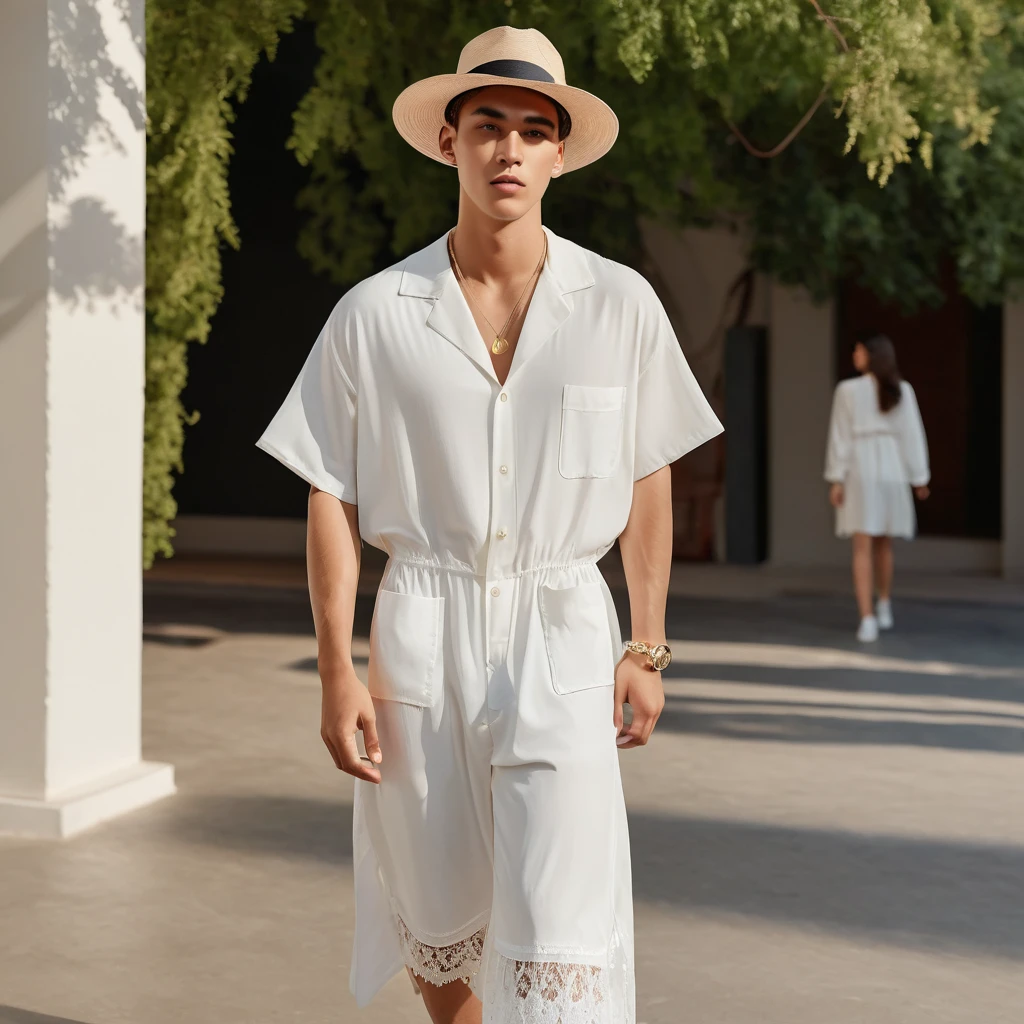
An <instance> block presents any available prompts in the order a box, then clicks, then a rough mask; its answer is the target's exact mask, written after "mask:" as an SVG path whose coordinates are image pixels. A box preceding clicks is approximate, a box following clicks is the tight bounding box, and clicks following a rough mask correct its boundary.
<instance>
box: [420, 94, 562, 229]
mask: <svg viewBox="0 0 1024 1024" xmlns="http://www.w3.org/2000/svg"><path fill="white" fill-rule="evenodd" d="M439 141H440V146H441V153H442V154H443V155H444V157H445V159H446V160H448V161H449V162H450V163H453V164H455V166H456V167H457V168H458V170H459V183H460V184H461V185H462V189H463V191H464V192H465V193H466V195H467V196H468V197H469V199H470V200H471V201H472V202H473V204H474V205H475V206H477V207H478V208H479V210H480V211H481V212H482V213H484V214H486V215H487V216H489V217H493V218H495V219H496V220H503V221H512V220H518V219H519V218H520V217H522V216H523V214H525V213H526V212H527V211H528V210H531V209H532V208H533V207H534V206H535V205H536V204H537V203H539V202H540V199H541V196H543V195H544V192H545V191H546V190H547V187H548V182H549V181H550V180H551V179H552V178H553V177H557V176H558V175H559V174H561V173H562V152H563V149H564V146H563V144H562V143H561V142H559V141H558V113H557V111H556V109H555V105H554V103H552V102H551V100H549V99H548V98H547V97H545V96H542V95H541V94H540V93H537V92H533V91H532V90H531V89H520V88H516V87H514V86H507V85H495V86H491V87H489V88H487V89H482V90H481V91H480V92H478V93H474V94H473V95H472V96H470V97H469V99H468V100H467V102H466V103H465V104H464V105H463V107H462V110H461V112H460V113H459V126H458V129H454V128H452V127H451V126H450V125H445V126H444V127H443V128H442V129H441V134H440V139H439Z"/></svg>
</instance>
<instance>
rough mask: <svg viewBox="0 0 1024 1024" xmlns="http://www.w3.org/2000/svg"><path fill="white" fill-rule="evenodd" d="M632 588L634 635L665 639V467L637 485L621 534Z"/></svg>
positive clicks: (668, 512) (668, 494)
mask: <svg viewBox="0 0 1024 1024" xmlns="http://www.w3.org/2000/svg"><path fill="white" fill-rule="evenodd" d="M619 551H620V552H621V555H622V567H623V570H624V571H625V573H626V585H627V586H628V588H629V615H630V623H631V637H632V639H634V640H645V641H647V642H648V643H651V644H659V643H664V642H665V639H666V636H665V602H666V598H667V595H668V583H669V573H670V571H671V568H672V477H671V471H670V470H669V468H668V466H665V467H663V468H661V469H659V470H657V471H656V472H654V473H651V474H650V475H649V476H646V477H644V478H643V479H641V480H637V481H636V483H635V484H634V485H633V504H632V507H631V509H630V513H629V521H628V522H627V523H626V528H625V530H623V531H622V534H621V535H620V537H619Z"/></svg>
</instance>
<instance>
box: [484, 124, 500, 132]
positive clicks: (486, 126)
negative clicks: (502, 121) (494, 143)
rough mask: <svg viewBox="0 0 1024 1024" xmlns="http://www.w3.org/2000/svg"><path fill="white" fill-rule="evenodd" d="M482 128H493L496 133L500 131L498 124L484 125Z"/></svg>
mask: <svg viewBox="0 0 1024 1024" xmlns="http://www.w3.org/2000/svg"><path fill="white" fill-rule="evenodd" d="M480 127H481V128H484V129H487V128H493V129H494V130H495V131H497V130H498V126H497V125H496V124H482V125H480Z"/></svg>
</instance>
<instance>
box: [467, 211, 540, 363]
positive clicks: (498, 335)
mask: <svg viewBox="0 0 1024 1024" xmlns="http://www.w3.org/2000/svg"><path fill="white" fill-rule="evenodd" d="M454 238H455V229H454V228H452V230H451V231H449V232H448V257H449V259H450V260H451V262H452V269H453V270H454V271H455V277H456V279H457V280H458V282H459V284H460V285H461V286H462V288H463V290H464V291H465V293H466V294H467V295H468V296H469V299H470V301H471V302H472V303H473V305H474V306H476V308H477V312H479V314H480V315H481V316H482V317H483V318H484V323H485V324H487V326H488V327H490V329H491V330H492V331H493V332H494V341H492V342H491V351H492V352H493V353H494V354H495V355H496V356H500V355H501V354H502V353H503V352H507V351H508V339H507V338H506V337H505V335H506V333H507V332H508V328H509V324H511V323H512V318H513V317H514V316H515V315H516V310H518V309H519V306H520V303H522V301H523V297H524V296H525V295H526V292H527V290H528V289H529V287H530V285H531V284H532V283H533V280H534V278H536V277H538V276H539V275H540V271H541V268H542V267H543V266H544V260H545V259H546V258H547V255H548V236H547V235H546V234H545V235H544V250H543V252H542V253H541V254H540V262H539V263H538V264H537V269H536V270H534V272H533V273H532V274H531V275H530V277H529V279H528V280H527V282H526V284H525V285H524V286H523V291H522V294H521V295H520V296H519V298H518V299H516V304H515V305H514V306H513V307H512V312H511V313H509V315H508V318H507V319H506V320H505V324H504V326H503V327H502V328H501V330H500V331H495V330H494V324H492V323H491V321H490V320H488V319H487V314H486V313H485V312H484V311H483V309H481V308H480V304H479V303H478V302H477V301H476V299H475V298H474V297H473V291H472V289H471V288H470V287H469V281H468V280H467V279H466V275H465V274H464V273H463V272H462V267H460V266H459V261H458V260H457V259H456V258H455V242H454Z"/></svg>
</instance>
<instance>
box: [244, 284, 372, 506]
mask: <svg viewBox="0 0 1024 1024" xmlns="http://www.w3.org/2000/svg"><path fill="white" fill-rule="evenodd" d="M345 330H346V326H345V316H344V312H343V307H342V304H339V305H338V306H336V307H335V309H334V311H333V312H332V313H331V315H330V317H329V318H328V320H327V323H326V324H325V325H324V327H323V330H321V332H320V335H319V337H318V338H317V339H316V342H315V343H314V345H313V348H312V349H311V351H310V353H309V355H308V356H307V357H306V362H305V363H304V364H303V367H302V370H301V371H300V372H299V375H298V377H297V378H296V380H295V383H294V384H293V385H292V387H291V390H290V391H289V392H288V395H287V397H286V398H285V400H284V402H283V403H282V405H281V407H280V409H278V411H277V413H276V414H275V415H274V418H273V419H272V420H271V421H270V425H269V426H268V427H267V429H266V430H265V431H264V432H263V435H262V437H260V439H259V440H258V441H257V442H256V446H257V447H258V448H261V449H262V450H263V451H265V452H267V453H268V454H269V455H272V456H273V457H274V458H275V459H277V460H278V462H280V463H281V464H282V465H284V466H287V467H288V469H290V470H291V471H292V472H293V473H296V474H297V475H298V476H300V477H302V479H303V480H305V481H306V482H307V483H310V484H312V485H313V486H314V487H317V488H319V489H320V490H322V491H327V492H328V493H329V494H333V495H334V496H335V497H336V498H339V499H340V500H341V501H346V502H349V503H350V504H353V505H354V504H356V428H357V415H356V413H357V393H356V388H355V385H354V384H353V382H352V374H351V373H350V372H349V371H348V370H346V368H345V366H344V365H343V363H342V356H343V355H344V354H345V353H346V352H347V350H348V346H347V345H346V344H345V342H346V340H347V339H346V338H345V336H344V332H345Z"/></svg>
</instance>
